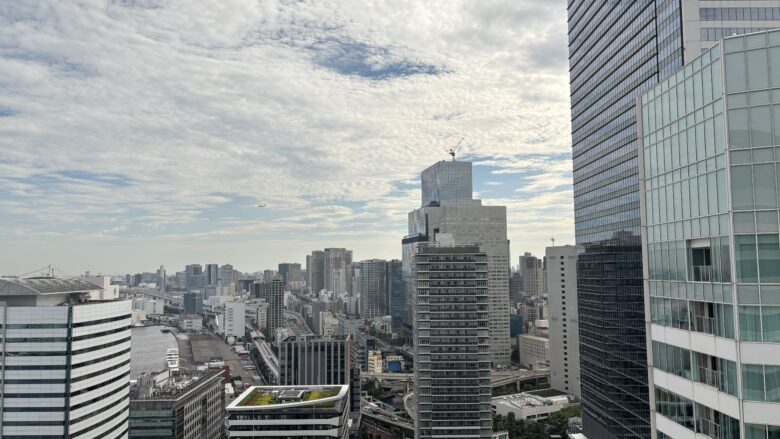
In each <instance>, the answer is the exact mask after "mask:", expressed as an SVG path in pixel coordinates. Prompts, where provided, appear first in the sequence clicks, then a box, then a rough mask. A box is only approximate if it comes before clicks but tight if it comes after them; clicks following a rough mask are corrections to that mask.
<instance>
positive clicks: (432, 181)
mask: <svg viewBox="0 0 780 439" xmlns="http://www.w3.org/2000/svg"><path fill="white" fill-rule="evenodd" d="M444 185H447V186H452V187H446V188H445V187H443V186H444ZM422 188H423V191H422V203H423V205H422V207H420V208H419V209H416V210H414V211H412V212H410V213H409V235H408V236H407V237H406V238H404V239H403V241H402V243H403V266H404V268H403V270H404V279H405V280H404V283H405V286H406V288H407V291H410V290H409V288H411V287H412V284H413V279H414V272H413V269H414V263H413V260H414V254H415V246H416V245H417V243H419V242H426V241H436V240H437V236H438V235H439V234H449V235H451V236H452V237H453V239H454V240H455V243H456V244H460V245H474V244H478V245H479V247H480V249H481V250H482V251H484V252H485V253H487V255H488V266H487V268H488V270H489V271H490V276H489V277H488V292H489V298H490V352H491V359H492V361H493V365H494V366H499V365H501V366H509V364H510V353H511V349H510V344H511V343H510V339H509V240H507V234H506V233H507V232H506V207H504V206H483V205H482V201H481V200H475V199H473V198H472V194H471V192H470V191H471V163H470V162H458V161H441V162H438V163H436V164H434V165H432V166H431V167H429V168H428V169H426V170H424V171H423V172H422ZM406 307H407V309H408V310H409V311H407V312H406V313H405V320H406V321H405V322H404V324H405V325H406V326H407V328H408V327H409V326H410V325H411V324H412V322H411V315H412V314H411V304H410V303H407V304H406ZM407 335H408V333H407Z"/></svg>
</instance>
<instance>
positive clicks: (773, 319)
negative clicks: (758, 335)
mask: <svg viewBox="0 0 780 439" xmlns="http://www.w3.org/2000/svg"><path fill="white" fill-rule="evenodd" d="M761 328H762V330H763V334H764V337H763V338H764V341H766V342H780V306H762V307H761Z"/></svg>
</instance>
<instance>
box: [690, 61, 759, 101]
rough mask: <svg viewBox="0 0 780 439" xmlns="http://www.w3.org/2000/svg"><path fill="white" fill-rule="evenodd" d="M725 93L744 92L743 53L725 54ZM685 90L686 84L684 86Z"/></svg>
mask: <svg viewBox="0 0 780 439" xmlns="http://www.w3.org/2000/svg"><path fill="white" fill-rule="evenodd" d="M724 62H725V63H726V64H725V65H726V91H727V92H729V93H734V92H740V91H744V90H745V53H744V52H737V53H729V54H726V57H725V61H724ZM686 88H687V84H686Z"/></svg>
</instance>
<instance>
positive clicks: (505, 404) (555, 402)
mask: <svg viewBox="0 0 780 439" xmlns="http://www.w3.org/2000/svg"><path fill="white" fill-rule="evenodd" d="M491 405H492V409H493V413H494V414H496V415H502V416H507V415H508V414H509V413H514V415H515V419H518V420H519V419H523V420H530V421H538V420H540V419H545V418H548V417H549V416H550V414H551V413H555V412H557V411H560V410H562V409H564V408H566V407H568V406H569V405H571V401H570V400H569V397H568V396H567V394H566V393H565V392H559V391H557V390H552V389H545V390H536V391H533V392H525V393H515V394H513V395H506V396H498V397H495V398H493V400H492V402H491Z"/></svg>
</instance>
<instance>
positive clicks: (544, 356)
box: [517, 335, 550, 370]
mask: <svg viewBox="0 0 780 439" xmlns="http://www.w3.org/2000/svg"><path fill="white" fill-rule="evenodd" d="M517 345H518V347H519V349H520V364H522V365H524V366H526V367H529V368H531V369H533V370H536V369H547V368H549V367H550V339H548V338H545V337H537V336H535V335H521V336H518V337H517Z"/></svg>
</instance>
